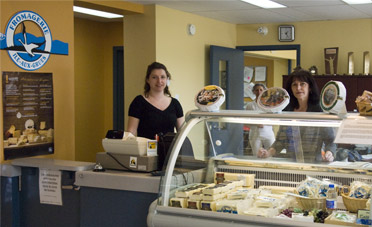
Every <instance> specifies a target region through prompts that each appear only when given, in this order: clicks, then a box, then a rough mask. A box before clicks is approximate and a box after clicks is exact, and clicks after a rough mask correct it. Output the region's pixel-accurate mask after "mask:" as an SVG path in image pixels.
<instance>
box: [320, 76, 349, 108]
mask: <svg viewBox="0 0 372 227" xmlns="http://www.w3.org/2000/svg"><path fill="white" fill-rule="evenodd" d="M345 101H346V88H345V86H344V84H343V83H342V82H340V81H333V80H331V81H329V82H327V83H326V84H325V85H324V87H323V89H322V92H321V95H320V106H321V107H322V109H323V111H324V112H326V113H333V114H346V113H347V111H346V105H345Z"/></svg>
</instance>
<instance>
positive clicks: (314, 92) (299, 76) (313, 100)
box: [285, 66, 320, 108]
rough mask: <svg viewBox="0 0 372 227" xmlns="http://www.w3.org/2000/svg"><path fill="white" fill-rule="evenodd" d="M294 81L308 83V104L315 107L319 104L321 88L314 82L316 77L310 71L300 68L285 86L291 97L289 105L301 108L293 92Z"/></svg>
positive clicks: (291, 75) (293, 73)
mask: <svg viewBox="0 0 372 227" xmlns="http://www.w3.org/2000/svg"><path fill="white" fill-rule="evenodd" d="M294 80H299V81H302V82H306V83H308V84H309V99H308V103H310V104H313V105H316V104H319V100H320V95H319V88H318V85H317V84H316V82H315V80H314V77H313V76H312V75H311V73H310V72H309V71H306V70H304V69H302V68H301V67H299V66H298V67H296V68H295V69H294V71H293V72H292V73H291V74H290V75H289V78H288V80H287V84H286V86H285V89H286V90H287V92H288V94H289V96H290V103H289V105H290V106H292V107H293V108H298V107H299V104H298V101H297V99H296V97H295V96H294V94H293V91H292V82H293V81H294Z"/></svg>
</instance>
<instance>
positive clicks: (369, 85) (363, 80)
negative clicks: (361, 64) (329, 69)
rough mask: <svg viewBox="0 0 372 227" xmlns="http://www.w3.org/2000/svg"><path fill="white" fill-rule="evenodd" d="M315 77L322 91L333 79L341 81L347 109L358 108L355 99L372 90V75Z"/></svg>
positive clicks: (286, 77)
mask: <svg viewBox="0 0 372 227" xmlns="http://www.w3.org/2000/svg"><path fill="white" fill-rule="evenodd" d="M288 77H289V76H288V75H283V87H285V84H286V83H287V79H288ZM314 79H315V81H316V83H317V85H318V87H319V90H320V91H321V90H322V88H323V86H324V85H325V84H326V83H327V82H328V81H331V80H334V81H340V82H342V83H343V84H344V86H345V88H346V109H347V111H353V110H354V109H356V108H357V107H356V104H355V99H356V98H357V97H358V96H359V95H362V93H363V91H364V90H369V91H372V75H366V76H349V75H334V76H332V75H316V76H314Z"/></svg>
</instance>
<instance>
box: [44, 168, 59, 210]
mask: <svg viewBox="0 0 372 227" xmlns="http://www.w3.org/2000/svg"><path fill="white" fill-rule="evenodd" d="M39 191H40V203H44V204H51V205H60V206H62V191H61V171H58V170H46V169H39Z"/></svg>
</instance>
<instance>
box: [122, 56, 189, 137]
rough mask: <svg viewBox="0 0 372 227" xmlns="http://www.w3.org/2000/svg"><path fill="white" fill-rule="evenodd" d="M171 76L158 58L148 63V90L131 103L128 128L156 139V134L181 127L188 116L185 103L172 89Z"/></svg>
mask: <svg viewBox="0 0 372 227" xmlns="http://www.w3.org/2000/svg"><path fill="white" fill-rule="evenodd" d="M170 79H171V75H170V73H169V72H168V70H167V68H166V67H165V65H163V64H161V63H158V62H154V63H152V64H151V65H149V66H148V68H147V73H146V78H145V87H144V94H143V95H138V96H137V97H136V98H135V99H134V100H133V101H132V103H131V104H130V106H129V114H128V115H129V118H128V128H127V131H128V132H131V133H132V134H133V135H135V136H140V137H146V138H148V139H155V138H156V137H155V136H156V135H159V134H161V133H162V134H166V133H167V132H174V128H176V129H177V130H178V129H179V128H180V127H181V125H182V124H183V122H184V120H185V118H184V115H183V110H182V106H181V104H180V103H179V102H178V100H177V99H175V98H172V96H171V94H170V92H169V88H168V84H169V80H170Z"/></svg>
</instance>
